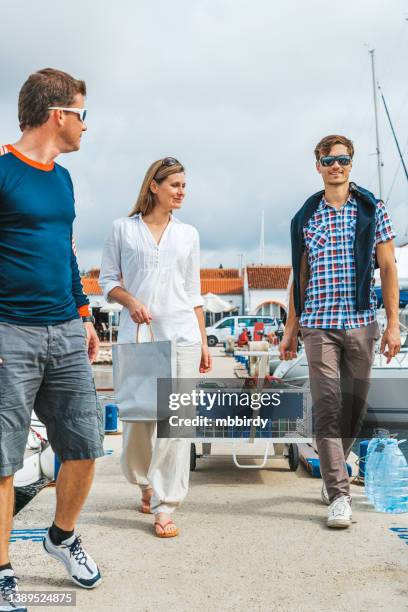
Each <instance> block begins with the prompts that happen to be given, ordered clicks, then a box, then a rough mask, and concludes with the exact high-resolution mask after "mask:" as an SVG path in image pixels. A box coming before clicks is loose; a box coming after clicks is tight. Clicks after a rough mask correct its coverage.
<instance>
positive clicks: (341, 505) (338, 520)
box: [327, 495, 352, 528]
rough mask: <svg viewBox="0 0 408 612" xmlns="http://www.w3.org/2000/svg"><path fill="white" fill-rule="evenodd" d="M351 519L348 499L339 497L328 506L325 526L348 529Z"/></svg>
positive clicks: (343, 496)
mask: <svg viewBox="0 0 408 612" xmlns="http://www.w3.org/2000/svg"><path fill="white" fill-rule="evenodd" d="M351 517H352V512H351V505H350V498H349V497H346V496H345V495H340V497H337V498H336V499H335V500H334V502H332V503H331V504H330V506H329V514H328V517H327V526H328V527H337V528H345V527H350V525H351Z"/></svg>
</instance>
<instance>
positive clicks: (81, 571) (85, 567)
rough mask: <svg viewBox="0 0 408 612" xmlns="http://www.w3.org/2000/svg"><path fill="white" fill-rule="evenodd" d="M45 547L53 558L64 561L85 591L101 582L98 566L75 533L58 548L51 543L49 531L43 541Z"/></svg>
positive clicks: (69, 571) (70, 573)
mask: <svg viewBox="0 0 408 612" xmlns="http://www.w3.org/2000/svg"><path fill="white" fill-rule="evenodd" d="M43 546H44V548H45V550H46V552H47V553H48V554H49V555H51V557H54V559H57V560H58V561H62V563H63V564H64V565H65V567H66V568H67V571H68V574H69V576H70V577H71V579H72V580H73V581H74V582H75V584H77V585H78V586H80V587H83V588H84V589H93V588H95V587H96V586H97V585H98V584H99V583H100V582H101V580H102V577H101V573H100V571H99V569H98V566H97V565H96V563H95V561H94V560H93V559H92V557H90V556H89V555H88V553H87V552H86V551H85V549H84V548H83V547H82V543H81V537H80V536H77V535H76V534H75V533H74V535H73V536H71V537H70V538H68V539H67V540H64V541H63V542H62V544H60V545H59V546H56V545H55V544H53V543H52V542H51V538H50V532H49V530H48V531H47V535H46V536H45V538H44V540H43Z"/></svg>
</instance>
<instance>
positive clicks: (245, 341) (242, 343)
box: [237, 327, 249, 347]
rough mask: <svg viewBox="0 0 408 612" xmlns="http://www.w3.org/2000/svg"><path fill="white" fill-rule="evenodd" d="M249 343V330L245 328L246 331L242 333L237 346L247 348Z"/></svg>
mask: <svg viewBox="0 0 408 612" xmlns="http://www.w3.org/2000/svg"><path fill="white" fill-rule="evenodd" d="M248 342H249V338H248V330H247V328H246V327H244V329H243V330H242V332H241V333H240V334H239V336H238V341H237V345H238V346H239V347H242V346H246V345H247V344H248Z"/></svg>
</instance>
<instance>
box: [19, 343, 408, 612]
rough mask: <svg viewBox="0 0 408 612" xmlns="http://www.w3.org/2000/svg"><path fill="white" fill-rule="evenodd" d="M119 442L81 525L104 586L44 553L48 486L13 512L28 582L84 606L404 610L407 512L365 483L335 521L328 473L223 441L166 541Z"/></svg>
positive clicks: (110, 442) (102, 464)
mask: <svg viewBox="0 0 408 612" xmlns="http://www.w3.org/2000/svg"><path fill="white" fill-rule="evenodd" d="M212 353H213V356H214V371H213V373H212V376H214V377H232V375H233V371H232V368H233V364H234V360H233V359H232V358H231V357H227V356H225V355H224V353H223V351H222V350H221V349H220V348H215V349H212ZM120 448H121V436H106V438H105V451H106V453H107V454H106V456H105V457H104V458H102V459H99V460H98V461H97V469H96V478H95V482H94V485H93V488H92V491H91V494H90V496H89V499H88V501H87V503H86V506H85V508H84V510H83V512H82V515H81V518H80V522H79V525H78V529H77V531H78V533H80V534H81V535H82V536H83V542H84V546H85V547H86V549H87V550H88V551H89V552H90V553H91V554H92V556H93V557H94V559H95V560H96V561H97V563H98V565H99V567H100V569H101V573H102V575H103V582H102V584H101V585H100V586H99V587H98V588H96V589H95V590H93V591H86V590H83V589H80V588H77V587H75V585H74V584H73V583H71V582H70V581H69V579H68V577H67V575H66V571H65V568H64V567H63V565H62V564H60V563H58V562H57V561H55V560H54V559H52V558H50V557H48V556H47V555H46V554H45V553H44V551H43V549H42V544H41V542H40V541H39V538H38V537H35V534H38V533H41V532H38V531H34V530H41V529H45V528H47V527H48V526H49V525H50V524H51V522H52V519H53V511H54V495H55V490H54V489H53V488H46V489H44V490H42V491H41V492H40V493H39V494H38V495H37V496H36V497H35V498H34V500H32V502H31V503H30V504H28V505H27V506H26V507H25V508H24V509H23V510H22V511H21V512H20V513H19V514H18V515H17V516H16V517H15V522H14V530H15V531H14V534H13V535H14V538H15V540H16V541H14V542H13V543H12V545H11V555H12V557H11V558H12V562H13V566H14V568H15V570H16V573H17V575H19V576H20V577H21V583H20V584H21V589H22V590H24V591H27V590H34V591H39V590H47V591H61V590H75V592H76V598H77V599H76V608H75V610H77V611H78V612H94V611H95V612H96V611H98V612H99V611H101V610H107V611H109V612H110V611H116V610H126V611H127V610H129V611H131V610H132V611H136V612H139V611H140V612H164V611H166V612H167V611H168V610H173V611H174V612H184V611H186V612H187V611H188V612H192V611H193V612H195V611H196V610H197V611H201V610H208V611H209V612H213V611H214V612H218V611H225V610H234V611H241V610H242V611H244V610H245V611H246V610H250V611H257V612H258V611H259V612H264V611H265V612H266V611H275V610H276V611H278V610H279V611H289V610H291V611H292V610H299V611H302V612H306V611H309V610H310V611H322V612H323V611H324V612H326V611H327V610H330V611H336V612H337V611H338V612H340V611H343V610H358V611H368V612H371V611H373V610H384V611H385V610H387V611H388V610H392V611H393V612H396V611H403V610H407V609H408V580H407V576H408V515H407V514H400V515H392V514H382V513H379V512H375V511H374V509H373V508H372V507H371V506H369V505H368V503H367V502H366V498H365V496H364V489H363V487H361V486H358V485H353V486H352V493H353V525H352V527H351V528H350V529H347V530H329V529H327V528H326V515H327V507H326V506H324V505H323V504H322V503H321V501H320V489H321V480H320V479H316V478H311V477H310V476H309V475H308V474H307V473H306V471H305V469H304V468H303V467H302V466H301V465H300V466H299V468H298V470H297V471H296V472H290V471H289V468H288V463H287V460H286V459H285V458H283V457H279V458H271V459H270V461H269V462H268V464H267V468H266V469H262V470H254V469H238V468H237V467H235V466H234V464H233V461H232V459H231V456H230V455H226V454H225V452H226V447H225V445H224V446H223V442H220V444H219V447H218V449H214V452H215V456H211V457H209V458H202V459H198V462H197V470H196V471H195V472H193V473H192V474H191V488H190V491H189V494H188V497H187V499H186V501H185V502H184V504H183V505H182V507H181V508H180V510H179V511H177V512H176V515H175V520H176V523H177V525H178V526H179V527H180V531H181V533H180V536H179V537H177V538H173V539H168V540H162V539H159V538H157V537H155V536H154V532H153V525H152V523H153V517H152V516H149V515H143V514H141V513H140V512H138V505H139V500H140V494H139V490H138V489H137V488H136V487H132V486H131V485H130V484H129V483H128V482H127V481H126V480H125V478H124V477H123V476H122V473H121V470H120V463H119V461H120ZM250 461H256V459H254V458H251V459H250ZM30 609H31V608H30ZM42 609H43V610H54V609H56V608H53V607H43V608H42Z"/></svg>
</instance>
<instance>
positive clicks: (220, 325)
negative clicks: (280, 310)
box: [205, 315, 281, 346]
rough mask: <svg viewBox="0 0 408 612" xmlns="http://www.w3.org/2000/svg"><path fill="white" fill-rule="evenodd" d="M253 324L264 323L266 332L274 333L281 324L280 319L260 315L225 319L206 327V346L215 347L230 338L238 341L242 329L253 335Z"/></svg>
mask: <svg viewBox="0 0 408 612" xmlns="http://www.w3.org/2000/svg"><path fill="white" fill-rule="evenodd" d="M255 323H264V326H265V328H266V331H267V332H270V331H275V330H276V329H278V327H279V324H280V323H281V321H280V319H277V318H276V317H264V316H261V315H259V316H258V315H252V316H251V315H247V316H246V317H244V316H242V317H225V318H224V319H221V320H220V321H217V323H216V324H215V325H213V326H211V327H206V328H205V331H206V333H207V342H208V346H216V345H217V344H218V343H219V342H221V343H222V342H225V340H226V339H227V338H228V337H230V336H232V337H233V338H234V339H235V340H238V336H239V335H240V333H241V332H242V330H243V329H244V327H246V328H247V330H248V331H250V332H251V334H252V336H253V335H254V325H255Z"/></svg>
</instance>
